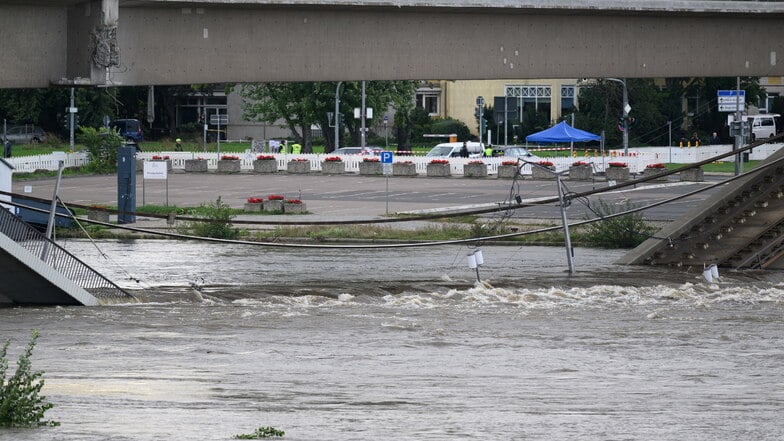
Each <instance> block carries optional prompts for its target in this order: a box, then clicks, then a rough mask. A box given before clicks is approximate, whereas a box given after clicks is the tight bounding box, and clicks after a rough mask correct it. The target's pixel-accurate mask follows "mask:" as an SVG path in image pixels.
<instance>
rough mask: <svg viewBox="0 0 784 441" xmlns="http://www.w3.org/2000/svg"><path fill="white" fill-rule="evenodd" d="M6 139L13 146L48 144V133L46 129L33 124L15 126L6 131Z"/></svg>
mask: <svg viewBox="0 0 784 441" xmlns="http://www.w3.org/2000/svg"><path fill="white" fill-rule="evenodd" d="M6 137H7V139H8V140H9V141H11V142H12V143H13V144H30V143H33V144H37V143H39V142H46V132H44V129H42V128H40V127H38V126H34V125H32V124H25V125H23V126H14V127H11V128H9V129H8V130H7V131H6Z"/></svg>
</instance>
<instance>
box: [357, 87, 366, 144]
mask: <svg viewBox="0 0 784 441" xmlns="http://www.w3.org/2000/svg"><path fill="white" fill-rule="evenodd" d="M366 111H367V110H366V109H365V82H364V81H362V110H361V111H360V114H359V119H360V121H361V125H360V129H359V130H360V131H361V133H360V136H359V139H360V143H359V146H360V147H362V149H363V150H364V149H365V117H366V116H367V115H366V113H365V112H366Z"/></svg>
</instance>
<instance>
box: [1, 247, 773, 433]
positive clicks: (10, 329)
mask: <svg viewBox="0 0 784 441" xmlns="http://www.w3.org/2000/svg"><path fill="white" fill-rule="evenodd" d="M98 245H99V247H100V249H101V250H102V251H103V252H104V253H105V254H106V256H107V257H108V259H107V258H104V257H101V256H100V255H99V254H98V253H97V252H96V250H95V248H94V247H93V245H92V244H90V243H89V242H86V241H67V242H66V243H65V246H66V248H67V249H69V250H70V251H71V252H73V253H75V254H77V255H79V256H80V257H83V258H84V260H86V261H87V262H88V263H90V264H91V265H93V266H95V267H96V268H98V269H99V270H100V271H102V272H104V273H106V274H107V275H109V276H110V278H112V279H113V280H115V281H117V282H118V283H119V284H120V285H121V286H122V287H124V288H126V289H128V290H131V292H133V293H134V294H135V295H136V296H138V297H139V298H140V300H141V301H140V302H139V303H132V304H122V305H113V306H102V307H92V308H86V307H33V308H6V309H0V337H2V339H3V340H5V339H11V341H12V343H11V347H10V355H11V359H12V369H13V360H15V359H16V357H17V355H18V353H19V351H20V350H21V349H22V347H23V346H24V344H25V343H26V342H27V339H28V338H29V334H30V332H31V330H32V329H38V330H40V333H41V337H40V339H39V342H38V345H37V347H36V349H35V352H34V356H33V366H34V368H36V369H40V370H43V371H45V375H44V379H45V380H46V385H45V388H44V391H43V393H44V394H45V395H46V396H47V399H48V400H49V401H50V402H52V403H54V404H55V407H54V408H53V409H52V410H50V411H49V412H48V413H47V417H48V418H51V419H54V420H57V421H60V422H61V426H59V427H53V428H39V429H30V430H13V431H8V430H0V440H96V441H97V440H134V441H137V440H138V441H147V440H149V441H152V440H184V439H189V440H228V439H231V437H232V436H233V435H235V434H239V433H249V432H252V431H253V430H254V429H255V428H257V427H259V426H273V427H276V428H278V429H280V430H284V431H285V432H286V435H285V437H284V438H283V439H288V440H342V441H347V440H357V441H359V440H363V441H365V440H392V439H394V440H461V439H465V440H468V439H472V440H473V439H483V440H566V439H572V440H577V439H579V440H646V441H647V440H672V441H675V440H677V441H682V440H692V441H699V440H717V439H722V440H771V441H772V440H781V439H784V424H782V415H784V379H783V378H784V345H783V344H782V342H783V341H784V320H783V318H784V285H782V283H781V281H780V280H778V277H777V276H776V275H770V274H762V273H759V274H754V273H752V274H742V275H741V274H736V273H730V272H727V273H726V274H722V275H721V278H720V279H719V280H717V281H714V282H713V283H708V282H706V281H705V280H704V279H702V277H701V275H700V274H689V273H682V272H680V271H672V270H669V269H658V268H654V269H651V268H640V267H619V266H616V265H613V264H612V262H613V261H614V260H616V259H617V258H619V257H620V256H621V255H622V252H620V251H608V250H592V249H577V250H576V252H575V265H576V267H577V270H578V272H577V274H576V275H574V276H572V277H569V276H568V275H567V274H566V273H565V272H564V270H565V267H566V262H565V253H564V251H563V249H560V248H537V247H510V246H493V247H484V248H483V255H484V260H485V263H484V265H483V266H482V267H481V268H480V278H481V279H482V283H476V273H475V272H474V271H473V270H470V269H469V268H468V267H467V265H466V254H467V253H468V252H470V250H469V249H467V248H465V247H456V246H451V247H449V246H444V247H433V248H417V249H390V250H340V249H338V250H287V249H271V248H259V247H250V246H244V245H218V244H207V245H205V244H202V243H193V242H173V241H161V240H154V241H127V242H123V241H100V242H99V243H98Z"/></svg>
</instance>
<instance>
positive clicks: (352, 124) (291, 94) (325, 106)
mask: <svg viewBox="0 0 784 441" xmlns="http://www.w3.org/2000/svg"><path fill="white" fill-rule="evenodd" d="M415 84H416V83H415V82H412V81H370V82H367V83H366V92H365V95H366V98H365V104H366V106H367V107H372V108H373V109H374V110H375V111H374V114H373V116H374V120H375V121H377V120H380V118H382V117H383V114H384V112H385V111H386V109H387V108H388V107H389V106H392V107H395V108H400V107H404V106H405V103H406V102H408V101H412V99H413V91H414V85H415ZM336 87H337V83H325V82H314V83H253V84H244V85H241V86H240V87H239V93H240V96H242V98H243V105H242V108H243V117H244V118H246V119H248V120H252V121H262V122H266V123H268V124H271V123H274V122H275V121H278V120H283V121H285V123H286V126H287V127H288V128H289V130H290V131H291V133H292V136H293V137H294V140H295V141H296V142H297V143H299V144H302V146H303V152H305V153H309V152H312V138H313V137H312V132H311V126H312V125H314V124H316V125H318V126H320V127H321V128H322V129H328V128H329V122H328V120H327V115H328V113H331V112H334V111H335V90H336ZM361 90H362V87H361V83H360V82H347V83H344V84H343V85H342V86H341V92H340V105H339V109H340V113H341V114H342V115H343V124H344V127H345V130H346V131H347V132H348V133H349V135H350V136H351V139H352V144H355V145H359V135H360V127H361V121H359V120H355V119H354V108H357V107H360V106H361V94H362V92H361ZM373 122H374V121H368V122H367V126H368V127H370V126H372V125H373ZM328 132H329V130H324V134H325V142H326V143H327V151H332V150H333V149H334V147H335V146H334V145H333V144H334V137H333V136H327V133H328ZM344 134H345V133H344V131H343V129H341V130H339V136H340V137H341V138H342V137H343V136H344Z"/></svg>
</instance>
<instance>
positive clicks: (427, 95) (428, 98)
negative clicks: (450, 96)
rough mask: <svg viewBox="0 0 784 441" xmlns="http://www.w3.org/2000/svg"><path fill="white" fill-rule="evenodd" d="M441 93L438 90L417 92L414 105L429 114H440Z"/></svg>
mask: <svg viewBox="0 0 784 441" xmlns="http://www.w3.org/2000/svg"><path fill="white" fill-rule="evenodd" d="M440 104H441V94H440V93H439V92H418V93H417V94H416V105H417V107H421V108H423V109H425V110H427V113H428V114H429V115H430V116H438V115H440V110H441V106H440Z"/></svg>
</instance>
